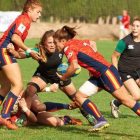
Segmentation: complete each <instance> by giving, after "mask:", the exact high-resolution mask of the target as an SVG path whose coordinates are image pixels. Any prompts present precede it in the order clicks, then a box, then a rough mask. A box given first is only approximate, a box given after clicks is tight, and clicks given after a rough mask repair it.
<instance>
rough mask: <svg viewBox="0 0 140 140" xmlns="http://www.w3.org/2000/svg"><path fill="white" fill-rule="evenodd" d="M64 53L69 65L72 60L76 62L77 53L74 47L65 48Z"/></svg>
mask: <svg viewBox="0 0 140 140" xmlns="http://www.w3.org/2000/svg"><path fill="white" fill-rule="evenodd" d="M64 53H65V56H66V57H67V59H68V62H69V63H71V62H72V61H73V60H78V59H77V53H78V52H77V50H76V49H75V47H74V45H70V46H67V47H66V48H65V49H64Z"/></svg>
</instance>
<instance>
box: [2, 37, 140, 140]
mask: <svg viewBox="0 0 140 140" xmlns="http://www.w3.org/2000/svg"><path fill="white" fill-rule="evenodd" d="M38 41H39V40H38V39H33V40H27V41H26V42H25V43H26V44H27V45H28V46H29V47H33V44H35V43H37V42H38ZM116 44H117V42H106V41H101V42H97V46H98V51H99V52H100V53H101V54H103V55H104V57H105V58H106V59H107V60H108V61H110V58H111V54H112V53H113V51H114V48H115V45H116ZM64 61H66V58H64ZM18 62H19V65H20V68H21V71H22V75H23V82H24V88H25V87H26V84H27V82H28V81H29V80H30V78H31V77H32V75H33V74H34V72H35V70H36V68H37V66H38V63H37V62H36V61H34V60H33V59H31V58H29V59H24V60H18ZM87 79H88V71H87V70H84V69H82V71H81V73H80V75H78V76H77V77H74V78H72V81H73V83H74V84H75V86H76V88H77V89H78V88H79V87H80V86H81V85H82V84H83V83H84V82H85V81H86V80H87ZM120 94H121V93H120ZM39 98H40V99H41V101H42V102H44V101H52V102H60V103H70V102H71V101H70V100H69V99H68V98H67V96H66V95H64V93H62V92H61V91H60V90H58V92H57V93H50V92H49V93H39ZM90 99H91V100H92V101H93V102H94V103H95V104H96V105H97V107H98V109H99V110H100V112H101V113H102V115H103V116H104V117H105V118H106V119H107V120H108V121H109V123H110V127H109V128H107V129H105V130H102V131H101V132H96V133H89V132H88V131H87V129H89V128H90V127H91V126H90V125H89V124H88V122H87V120H86V119H85V118H84V117H82V115H81V114H80V112H79V110H78V109H76V110H72V111H68V110H61V111H58V112H55V113H53V114H54V115H56V116H63V115H66V114H68V115H71V116H73V117H75V118H79V119H81V120H82V122H83V125H82V126H72V125H71V126H70V125H67V126H63V127H47V126H30V127H22V128H19V129H18V130H17V131H13V130H8V129H7V128H5V127H1V128H0V129H1V130H0V140H93V139H94V140H105V139H109V140H123V139H127V140H138V139H140V133H139V126H140V122H139V117H138V116H137V115H135V114H134V113H133V112H132V111H131V110H130V109H128V108H126V107H125V106H121V107H120V111H121V113H120V117H119V119H114V118H113V117H112V115H111V113H110V101H111V100H112V99H114V98H113V97H112V96H111V95H110V94H109V93H107V92H105V91H102V92H100V93H98V94H96V95H94V96H92V97H90Z"/></svg>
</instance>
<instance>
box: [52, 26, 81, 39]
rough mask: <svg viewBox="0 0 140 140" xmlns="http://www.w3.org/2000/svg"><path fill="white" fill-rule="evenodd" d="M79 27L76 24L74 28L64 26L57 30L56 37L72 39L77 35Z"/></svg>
mask: <svg viewBox="0 0 140 140" xmlns="http://www.w3.org/2000/svg"><path fill="white" fill-rule="evenodd" d="M78 28H79V27H77V26H75V27H73V28H71V27H68V26H63V27H62V29H59V30H57V31H56V32H55V35H54V38H58V39H59V40H61V39H66V40H69V39H72V38H74V37H75V36H76V35H77V32H76V31H75V30H76V29H78Z"/></svg>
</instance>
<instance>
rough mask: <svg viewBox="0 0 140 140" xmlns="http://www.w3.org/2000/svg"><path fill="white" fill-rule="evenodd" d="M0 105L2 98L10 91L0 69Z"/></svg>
mask: <svg viewBox="0 0 140 140" xmlns="http://www.w3.org/2000/svg"><path fill="white" fill-rule="evenodd" d="M0 85H1V88H0V105H1V104H2V102H3V100H4V98H5V97H6V95H7V94H8V92H9V91H10V89H11V82H10V81H9V79H8V78H7V77H6V75H5V73H4V72H3V71H2V69H0Z"/></svg>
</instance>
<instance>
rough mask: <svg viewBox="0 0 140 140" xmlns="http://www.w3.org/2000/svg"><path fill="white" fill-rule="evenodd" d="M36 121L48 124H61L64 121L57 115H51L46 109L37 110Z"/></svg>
mask: <svg viewBox="0 0 140 140" xmlns="http://www.w3.org/2000/svg"><path fill="white" fill-rule="evenodd" d="M37 123H39V124H43V125H48V126H54V127H55V126H63V125H64V122H63V121H62V120H61V119H59V118H58V117H55V116H53V115H52V114H51V113H49V112H47V111H42V112H39V113H38V115H37Z"/></svg>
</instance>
